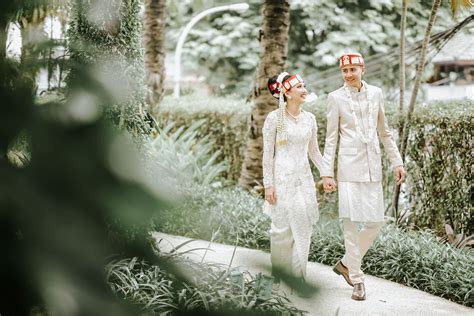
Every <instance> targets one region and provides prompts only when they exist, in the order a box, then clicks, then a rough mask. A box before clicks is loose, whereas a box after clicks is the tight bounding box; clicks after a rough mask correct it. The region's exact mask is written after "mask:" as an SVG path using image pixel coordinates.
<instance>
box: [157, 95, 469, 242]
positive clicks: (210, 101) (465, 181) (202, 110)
mask: <svg viewBox="0 0 474 316" xmlns="http://www.w3.org/2000/svg"><path fill="white" fill-rule="evenodd" d="M473 105H474V102H473V101H462V102H455V103H438V104H434V105H428V106H420V108H419V109H418V110H417V111H416V112H415V114H414V116H413V118H414V120H413V124H412V125H411V133H410V137H409V144H408V148H407V171H408V179H407V184H406V186H405V190H406V194H407V195H408V205H405V206H402V207H405V208H408V209H409V210H410V213H411V215H410V217H409V221H408V223H409V224H410V225H411V226H414V227H418V228H427V227H428V228H431V229H434V230H436V231H437V232H438V233H440V232H442V231H443V230H444V223H450V224H451V226H452V227H454V229H455V231H456V232H463V233H464V234H466V235H469V234H473V233H474V211H473V208H472V207H471V206H470V199H471V192H472V186H471V180H470V179H471V174H472V172H471V167H470V166H472V165H473V158H472V157H473V156H474V155H473V152H472V148H473V146H472V145H473V141H472V133H471V132H470V130H472V126H473V117H474V111H473V109H474V107H473ZM250 107H251V104H250V103H245V101H244V100H240V99H236V98H232V97H228V98H224V97H220V98H215V97H213V98H209V97H198V96H192V95H191V96H189V95H188V96H185V97H183V98H180V99H174V98H171V97H166V98H165V99H164V100H163V102H162V104H161V106H160V112H159V113H158V120H159V122H160V124H161V125H165V124H167V123H169V121H174V122H175V123H176V126H177V127H179V126H182V125H185V126H190V125H191V124H192V123H193V122H194V121H196V120H199V119H205V120H206V121H207V122H208V123H207V124H204V125H203V126H201V128H200V129H199V134H198V137H204V136H207V135H210V138H211V139H214V140H215V146H216V150H221V151H222V155H221V156H220V159H226V160H227V161H228V162H229V164H228V167H227V170H226V172H225V177H226V178H227V179H228V180H230V181H234V182H235V181H236V180H237V179H238V177H239V174H240V170H241V164H242V159H243V156H244V155H243V152H244V150H245V143H246V135H247V122H248V116H249V115H250ZM304 108H305V109H306V110H308V111H310V112H312V113H314V114H315V115H316V120H317V122H318V127H319V128H318V141H319V147H320V149H321V150H323V148H324V141H325V134H326V105H325V100H322V99H319V100H317V101H315V102H312V103H309V104H306V105H305V106H304ZM385 108H386V115H387V118H388V120H389V123H390V126H391V128H392V129H393V131H394V133H395V134H397V133H396V131H397V130H398V124H399V116H398V112H397V107H396V106H394V105H393V104H391V103H387V104H386V106H385ZM383 161H384V166H385V167H384V170H383V172H384V177H383V184H384V191H385V198H386V205H389V203H390V200H391V196H392V194H391V192H392V190H393V174H392V172H391V171H390V167H389V166H390V164H389V163H388V159H387V157H386V154H385V153H384V154H383Z"/></svg>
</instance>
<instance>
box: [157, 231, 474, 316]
mask: <svg viewBox="0 0 474 316" xmlns="http://www.w3.org/2000/svg"><path fill="white" fill-rule="evenodd" d="M154 237H155V239H156V240H157V241H159V240H161V239H162V241H160V242H159V247H160V249H162V250H163V251H169V250H170V249H172V248H173V247H174V246H177V245H180V244H182V243H183V242H185V241H188V240H190V238H185V237H180V236H172V235H167V234H163V233H154ZM208 246H209V241H203V240H195V241H193V242H190V243H189V244H187V245H185V246H183V247H182V248H180V249H179V251H178V252H183V251H186V250H189V249H194V248H207V247H208ZM210 249H211V250H210V251H207V253H206V256H205V258H204V261H205V262H209V263H211V262H212V263H221V264H225V265H226V266H228V265H229V263H230V261H231V258H232V254H233V253H234V247H233V246H229V245H223V244H218V243H212V244H211V245H210ZM204 252H205V250H195V251H192V252H190V253H188V254H187V257H189V258H191V259H193V260H196V261H199V262H200V261H201V259H202V256H203V254H204ZM237 266H239V267H241V270H248V271H250V272H251V273H252V274H256V273H258V272H263V273H265V274H267V275H269V274H270V273H269V272H268V271H269V266H270V254H269V253H266V252H263V251H258V250H254V249H247V248H241V247H237V249H236V252H235V255H234V259H233V262H232V267H237ZM307 280H308V282H309V283H310V284H313V285H316V286H317V287H318V288H319V291H318V292H317V293H316V294H315V295H314V296H313V297H311V298H301V297H298V296H296V295H291V294H290V291H289V290H288V289H287V288H286V287H284V286H282V291H285V292H286V293H287V295H288V297H289V298H290V300H291V301H292V302H293V304H294V305H295V306H296V307H298V308H299V309H301V310H305V311H307V312H308V315H339V316H342V315H351V316H353V315H361V316H362V315H364V316H366V315H397V316H398V315H402V316H415V315H427V316H428V315H429V316H434V315H449V316H454V315H473V316H474V309H473V308H469V307H466V306H463V305H460V304H456V303H453V302H451V301H449V300H446V299H443V298H440V297H438V296H434V295H431V294H428V293H426V292H423V291H419V290H416V289H413V288H410V287H406V286H403V285H400V284H398V283H394V282H390V281H387V280H384V279H380V278H376V277H373V276H366V280H365V286H366V290H367V300H366V301H361V302H358V301H354V300H352V299H351V294H352V288H351V287H350V286H349V285H347V283H346V282H345V281H344V279H343V278H342V277H340V276H338V275H336V274H335V273H334V272H333V271H332V268H331V267H329V266H326V265H323V264H320V263H313V262H310V263H309V264H308V268H307Z"/></svg>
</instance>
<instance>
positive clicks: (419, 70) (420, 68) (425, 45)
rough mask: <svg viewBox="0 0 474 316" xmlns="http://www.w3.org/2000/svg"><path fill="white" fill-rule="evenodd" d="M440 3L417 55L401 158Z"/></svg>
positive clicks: (429, 21)
mask: <svg viewBox="0 0 474 316" xmlns="http://www.w3.org/2000/svg"><path fill="white" fill-rule="evenodd" d="M440 4H441V0H434V1H433V6H432V8H431V13H430V18H429V20H428V25H427V26H426V31H425V38H424V39H423V46H422V47H421V50H420V55H419V58H418V66H417V70H416V76H415V84H414V86H413V91H412V94H411V98H410V104H409V106H408V112H407V116H406V119H405V121H404V124H403V132H402V133H401V135H402V136H401V144H400V155H401V156H402V159H403V160H405V153H406V148H407V141H408V133H409V124H410V121H411V117H412V115H413V112H414V110H415V102H416V97H417V95H418V90H419V88H420V83H421V76H422V74H423V70H424V67H425V57H426V50H427V49H428V44H429V42H430V36H431V30H432V29H433V24H434V22H435V20H436V15H437V13H438V9H439V6H440ZM399 195H400V186H397V187H396V190H395V192H394V200H395V198H396V203H397V204H398V196H399ZM397 207H398V206H397Z"/></svg>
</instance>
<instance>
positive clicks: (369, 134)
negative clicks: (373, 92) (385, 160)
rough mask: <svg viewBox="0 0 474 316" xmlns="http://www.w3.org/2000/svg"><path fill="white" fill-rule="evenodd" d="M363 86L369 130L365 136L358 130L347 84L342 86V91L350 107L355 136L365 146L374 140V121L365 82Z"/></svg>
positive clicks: (357, 122)
mask: <svg viewBox="0 0 474 316" xmlns="http://www.w3.org/2000/svg"><path fill="white" fill-rule="evenodd" d="M363 84H364V86H365V89H364V90H365V97H366V99H367V103H368V107H369V118H368V121H369V128H368V131H367V134H364V133H362V130H361V128H360V124H359V119H358V118H357V115H356V113H355V110H354V101H353V100H352V95H351V92H350V91H349V87H348V85H347V84H344V91H345V92H346V96H347V98H348V99H349V106H350V107H351V112H352V118H353V119H354V123H355V128H356V131H357V134H359V137H360V140H361V141H362V142H363V143H366V144H367V143H370V142H371V141H372V138H374V125H375V124H374V120H373V119H372V111H373V106H372V103H371V102H370V99H369V89H368V88H367V84H366V83H365V82H364V83H363Z"/></svg>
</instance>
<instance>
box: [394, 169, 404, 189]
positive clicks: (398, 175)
mask: <svg viewBox="0 0 474 316" xmlns="http://www.w3.org/2000/svg"><path fill="white" fill-rule="evenodd" d="M394 172H395V181H396V182H397V185H400V184H402V182H403V181H404V180H405V176H406V174H407V173H406V171H405V168H403V166H398V167H396V168H395V170H394Z"/></svg>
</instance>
